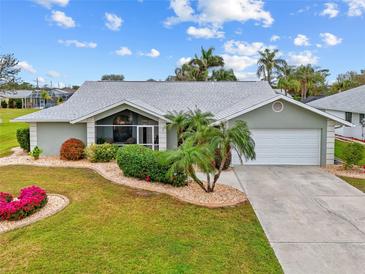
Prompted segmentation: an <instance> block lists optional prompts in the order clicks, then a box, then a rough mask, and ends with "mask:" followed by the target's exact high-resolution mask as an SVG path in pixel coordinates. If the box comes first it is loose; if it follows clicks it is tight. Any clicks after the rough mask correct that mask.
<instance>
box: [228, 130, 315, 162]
mask: <svg viewBox="0 0 365 274" xmlns="http://www.w3.org/2000/svg"><path fill="white" fill-rule="evenodd" d="M251 133H252V137H253V139H254V140H255V144H256V146H255V152H256V160H254V161H248V162H246V163H245V164H251V165H320V150H321V131H320V130H319V129H300V130H299V129H252V130H251ZM232 164H233V165H239V164H241V162H240V160H239V157H238V155H237V153H236V151H234V150H232Z"/></svg>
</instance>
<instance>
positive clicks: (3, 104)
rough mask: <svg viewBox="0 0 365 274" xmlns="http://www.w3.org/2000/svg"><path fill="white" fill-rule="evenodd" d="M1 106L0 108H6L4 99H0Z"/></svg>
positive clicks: (6, 104)
mask: <svg viewBox="0 0 365 274" xmlns="http://www.w3.org/2000/svg"><path fill="white" fill-rule="evenodd" d="M1 107H2V108H7V107H8V103H7V102H6V101H5V100H4V101H1Z"/></svg>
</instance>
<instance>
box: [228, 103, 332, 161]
mask: <svg viewBox="0 0 365 274" xmlns="http://www.w3.org/2000/svg"><path fill="white" fill-rule="evenodd" d="M281 102H282V103H283V104H284V109H283V111H282V112H274V111H273V110H272V104H271V103H270V104H267V105H265V106H263V107H260V108H258V109H255V110H253V111H251V112H248V113H246V114H243V115H241V116H239V117H236V118H233V119H232V120H230V121H229V123H228V125H229V126H232V125H233V124H234V122H235V121H236V120H244V121H246V122H247V125H248V127H249V128H250V129H296V128H298V129H320V130H321V165H325V164H326V140H327V118H325V117H323V116H321V115H318V114H316V113H314V112H311V111H309V110H306V109H304V108H301V107H299V106H296V105H294V104H292V103H289V102H285V101H281ZM298 142H300V140H298Z"/></svg>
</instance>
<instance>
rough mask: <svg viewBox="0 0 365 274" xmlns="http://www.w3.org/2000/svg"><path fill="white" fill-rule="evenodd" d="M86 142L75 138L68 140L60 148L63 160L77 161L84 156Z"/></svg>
mask: <svg viewBox="0 0 365 274" xmlns="http://www.w3.org/2000/svg"><path fill="white" fill-rule="evenodd" d="M84 149H85V145H84V143H83V142H82V141H81V140H79V139H75V138H71V139H68V140H66V141H65V142H64V143H63V144H62V146H61V150H60V156H61V159H62V160H71V161H76V160H80V159H82V158H84Z"/></svg>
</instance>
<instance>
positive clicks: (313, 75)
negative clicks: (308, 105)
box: [294, 65, 329, 100]
mask: <svg viewBox="0 0 365 274" xmlns="http://www.w3.org/2000/svg"><path fill="white" fill-rule="evenodd" d="M294 75H295V79H297V80H298V81H299V82H300V90H301V99H302V100H304V99H306V98H307V95H308V92H309V91H310V90H311V91H312V95H318V91H320V90H321V89H322V90H323V88H324V87H325V85H326V79H327V77H328V76H329V70H328V69H319V68H318V67H313V66H312V65H306V66H304V65H302V66H299V67H298V68H297V69H296V70H295V73H294Z"/></svg>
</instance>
